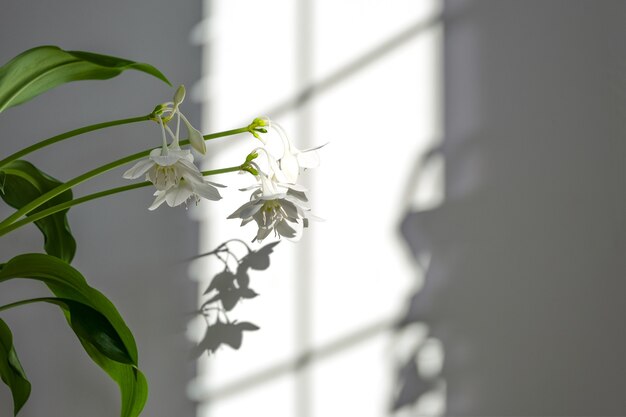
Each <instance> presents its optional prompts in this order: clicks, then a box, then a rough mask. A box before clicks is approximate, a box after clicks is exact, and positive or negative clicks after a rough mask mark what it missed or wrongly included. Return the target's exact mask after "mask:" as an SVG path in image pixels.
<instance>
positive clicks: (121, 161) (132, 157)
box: [0, 127, 248, 229]
mask: <svg viewBox="0 0 626 417" xmlns="http://www.w3.org/2000/svg"><path fill="white" fill-rule="evenodd" d="M245 132H248V128H247V127H242V128H239V129H232V130H226V131H224V132H218V133H213V134H210V135H204V136H203V137H204V139H205V140H211V139H217V138H221V137H224V136H230V135H235V134H238V133H245ZM188 143H189V140H183V141H181V142H180V145H187V144H188ZM150 151H151V150H150V149H149V150H146V151H141V152H137V153H134V154H132V155H129V156H126V157H124V158H121V159H118V160H117V161H113V162H109V163H108V164H105V165H102V166H101V167H98V168H96V169H93V170H91V171H88V172H86V173H84V174H82V175H79V176H78V177H76V178H73V179H71V180H69V181H67V182H65V183H63V184H61V185H59V186H58V187H56V188H53V189H52V190H50V191H48V192H47V193H45V194H42V195H41V196H39V197H38V198H36V199H34V200H33V201H31V202H30V203H28V204H26V205H25V206H23V207H22V208H20V209H19V210H17V211H16V212H15V213H13V214H12V215H10V216H9V217H7V218H6V219H4V220H3V221H2V222H1V223H0V229H4V228H6V227H7V226H8V225H10V224H11V223H14V222H15V221H16V220H18V219H19V218H21V217H22V216H25V215H27V214H28V213H30V212H31V211H33V210H34V209H36V208H37V207H39V206H40V205H42V204H44V203H45V202H47V201H48V200H50V199H52V198H54V197H56V196H57V195H59V194H61V193H63V192H64V191H67V190H69V189H70V188H72V187H75V186H76V185H78V184H81V183H83V182H85V181H87V180H89V179H91V178H93V177H95V176H97V175H100V174H102V173H105V172H107V171H110V170H112V169H114V168H117V167H119V166H121V165H124V164H127V163H129V162H132V161H136V160H137V159H140V158H143V157H145V156H148V155H149V154H150ZM31 217H32V216H31Z"/></svg>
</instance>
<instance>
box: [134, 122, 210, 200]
mask: <svg viewBox="0 0 626 417" xmlns="http://www.w3.org/2000/svg"><path fill="white" fill-rule="evenodd" d="M159 124H160V125H161V129H162V134H163V145H162V146H161V147H160V148H157V149H153V150H152V151H151V152H150V156H149V157H148V158H147V159H144V160H142V161H139V162H137V163H136V164H135V165H134V166H133V167H132V168H130V169H129V170H128V171H126V172H125V173H124V175H123V177H124V178H126V179H136V178H139V177H141V176H142V175H144V174H145V176H146V180H148V181H150V182H152V184H154V186H155V187H156V189H157V191H156V192H155V193H154V195H155V196H156V199H155V200H154V202H153V203H152V205H151V206H150V208H149V209H150V210H154V209H156V208H157V207H159V206H160V205H161V204H163V203H164V202H167V204H168V205H169V206H170V207H175V206H178V205H180V204H182V203H184V202H186V201H188V200H195V202H196V203H197V202H198V201H200V197H202V198H206V199H207V200H214V201H215V200H219V199H221V198H222V197H221V196H220V193H219V191H218V190H217V188H215V187H216V186H219V185H218V184H214V183H211V182H209V181H206V180H205V179H204V177H203V176H202V173H201V172H200V170H199V169H198V168H197V167H196V166H195V165H194V163H193V155H192V154H191V152H190V151H189V150H183V149H181V148H180V146H179V145H178V135H172V136H173V140H172V143H171V144H170V145H168V144H167V140H166V137H165V128H166V127H165V123H164V122H163V120H162V119H161V118H159ZM168 130H169V129H168ZM177 133H178V129H177Z"/></svg>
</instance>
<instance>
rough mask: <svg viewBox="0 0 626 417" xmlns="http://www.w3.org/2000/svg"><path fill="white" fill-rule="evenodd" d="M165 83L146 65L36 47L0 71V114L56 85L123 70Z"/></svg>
mask: <svg viewBox="0 0 626 417" xmlns="http://www.w3.org/2000/svg"><path fill="white" fill-rule="evenodd" d="M129 69H132V70H137V71H142V72H145V73H147V74H150V75H152V76H154V77H156V78H158V79H160V80H162V81H164V82H165V83H167V84H168V85H171V84H170V82H169V81H168V79H167V78H166V77H165V76H164V75H163V74H162V73H161V72H160V71H159V70H158V69H156V68H155V67H153V66H152V65H149V64H143V63H140V62H133V61H129V60H127V59H122V58H116V57H113V56H107V55H99V54H94V53H91V52H82V51H64V50H62V49H60V48H59V47H57V46H39V47H37V48H33V49H29V50H27V51H25V52H22V53H21V54H19V55H18V56H16V57H15V58H13V59H12V60H11V61H9V62H8V63H6V64H5V65H4V66H3V67H0V112H2V111H4V110H5V109H8V108H9V107H13V106H17V105H18V104H22V103H24V102H25V101H28V100H30V99H31V98H33V97H35V96H38V95H39V94H41V93H44V92H46V91H47V90H50V89H52V88H54V87H56V86H58V85H61V84H64V83H68V82H71V81H79V80H106V79H109V78H113V77H115V76H117V75H119V74H121V73H122V72H123V71H125V70H129Z"/></svg>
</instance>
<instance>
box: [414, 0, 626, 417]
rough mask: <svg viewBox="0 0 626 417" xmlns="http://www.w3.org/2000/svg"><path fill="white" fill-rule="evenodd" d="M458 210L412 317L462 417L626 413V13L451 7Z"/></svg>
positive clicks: (448, 67)
mask: <svg viewBox="0 0 626 417" xmlns="http://www.w3.org/2000/svg"><path fill="white" fill-rule="evenodd" d="M445 6H446V7H445V13H446V25H445V41H444V42H445V45H444V63H445V64H444V65H445V75H444V77H445V78H444V79H445V84H444V89H445V112H444V113H445V141H444V144H443V147H442V149H441V150H440V152H441V153H442V154H443V155H444V157H445V161H446V172H445V177H446V202H445V203H444V205H443V206H442V207H440V208H439V209H435V210H432V211H430V212H423V213H413V214H411V215H409V217H408V218H407V219H406V220H405V223H404V224H403V227H404V232H405V235H406V236H407V237H408V239H409V240H410V241H412V247H413V248H414V250H416V251H417V252H419V251H420V249H419V248H420V246H423V247H425V248H426V249H429V250H430V251H431V253H432V260H431V264H430V267H429V269H428V273H427V276H426V283H425V287H424V290H423V291H422V292H421V293H418V294H417V295H416V296H415V298H413V302H412V305H411V309H410V312H409V313H408V316H409V318H410V317H413V318H414V319H415V320H418V319H419V318H422V319H424V318H425V319H426V321H427V322H428V323H429V325H431V326H432V332H433V334H434V335H435V336H437V337H440V338H441V339H442V341H443V344H444V349H445V351H446V360H445V364H444V371H443V375H444V377H445V379H446V381H447V387H448V414H449V415H451V416H624V415H626V324H625V319H626V308H625V306H626V303H625V296H626V261H625V256H626V236H625V226H626V221H625V220H626V204H625V203H626V199H625V195H626V161H625V157H626V123H625V120H626V48H625V41H626V2H624V1H612V0H601V1H592V0H546V1H520V0H448V1H446V2H445Z"/></svg>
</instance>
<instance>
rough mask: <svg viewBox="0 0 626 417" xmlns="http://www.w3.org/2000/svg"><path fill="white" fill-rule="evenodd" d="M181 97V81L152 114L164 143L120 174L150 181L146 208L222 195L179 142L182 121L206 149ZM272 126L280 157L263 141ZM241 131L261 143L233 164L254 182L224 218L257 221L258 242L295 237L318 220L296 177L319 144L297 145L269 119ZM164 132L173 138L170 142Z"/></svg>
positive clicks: (312, 161)
mask: <svg viewBox="0 0 626 417" xmlns="http://www.w3.org/2000/svg"><path fill="white" fill-rule="evenodd" d="M184 98H185V88H184V87H183V86H180V87H179V88H178V90H177V91H176V93H175V94H174V99H173V101H171V102H167V103H163V104H160V105H158V106H157V107H156V108H155V109H154V111H153V112H152V114H151V116H150V119H151V120H154V121H155V122H157V123H158V125H159V126H160V128H161V136H162V145H161V147H159V148H156V149H153V150H152V151H151V152H150V155H149V156H148V158H146V159H144V160H142V161H139V162H138V163H137V164H135V165H134V166H133V167H132V168H130V169H129V170H128V171H126V172H125V173H124V178H127V179H137V178H140V177H142V176H145V178H146V180H148V181H150V182H151V183H152V184H154V186H155V188H156V191H155V193H154V196H155V200H154V202H153V203H152V205H151V206H150V210H154V209H156V208H157V207H159V206H161V205H162V204H163V203H167V205H168V206H170V207H175V206H178V205H180V204H182V203H187V202H189V201H194V202H196V203H198V202H199V201H200V199H201V198H205V199H207V200H213V201H215V200H219V199H221V195H220V193H219V191H218V190H217V188H216V187H221V185H219V184H215V183H212V182H210V181H208V180H206V179H205V178H204V176H203V173H202V172H201V171H200V170H199V169H198V168H197V167H196V165H195V164H194V156H193V154H192V153H191V151H190V150H189V149H182V148H181V146H180V144H181V141H180V139H179V137H180V124H181V121H182V122H183V123H184V124H185V126H186V128H187V132H188V135H189V144H190V145H191V147H192V148H193V149H195V150H196V151H197V152H199V153H200V154H203V155H204V154H205V153H206V144H205V137H204V136H203V135H202V133H200V132H199V131H198V130H197V129H195V128H194V127H193V126H192V125H191V123H189V121H188V120H187V118H186V117H185V116H184V115H183V114H182V113H181V111H180V108H179V107H180V104H181V103H182V102H183V100H184ZM174 118H175V119H176V130H175V131H172V129H170V127H169V126H168V123H169V122H170V121H171V120H172V119H174ZM270 130H271V131H272V132H274V133H276V134H277V136H278V137H279V138H280V141H281V144H282V153H281V155H280V156H279V157H276V156H275V155H273V154H272V153H271V152H270V151H269V150H268V148H269V147H267V146H266V145H267V142H266V139H265V138H264V137H263V135H265V134H266V133H268V131H270ZM239 131H244V132H245V131H248V132H249V133H251V134H252V135H253V136H254V137H255V138H257V139H259V140H260V141H261V142H262V143H263V145H264V146H262V147H258V148H256V149H254V150H253V151H252V152H250V154H249V155H248V157H247V158H246V160H245V162H244V164H242V165H241V166H240V167H235V169H241V170H243V171H247V172H249V173H250V174H252V175H253V176H254V178H255V180H256V182H255V184H253V185H252V186H250V187H248V188H245V189H243V190H242V191H252V194H251V195H250V199H249V201H248V202H247V203H245V204H243V205H242V206H241V207H239V208H238V209H237V210H235V212H233V213H232V214H231V215H230V216H228V218H229V219H234V218H239V219H241V220H242V222H241V225H242V226H244V225H246V224H248V223H250V222H252V221H254V222H255V223H256V224H257V226H258V232H257V234H256V236H255V237H254V239H253V241H259V242H260V241H262V240H264V239H265V238H267V237H268V236H270V235H271V234H272V233H274V236H275V237H285V238H288V239H291V240H298V239H299V238H300V236H301V235H302V230H303V228H305V227H308V224H309V219H316V217H315V216H313V215H312V214H311V213H310V208H309V207H308V204H307V203H308V198H307V195H306V192H307V189H306V188H304V187H302V186H301V185H299V184H298V179H299V176H300V174H301V173H302V171H303V170H305V169H308V168H314V167H317V166H318V165H319V162H320V161H319V155H318V153H317V150H318V149H319V148H321V146H320V147H317V148H312V149H306V150H300V149H298V148H297V147H296V146H295V145H294V144H293V142H292V141H291V140H290V139H289V138H288V137H287V135H286V133H285V131H284V129H283V128H282V127H281V126H280V125H278V124H276V123H273V122H271V121H270V120H269V119H268V118H257V119H254V121H253V122H252V123H251V124H250V125H249V126H247V128H242V129H239ZM168 136H169V137H170V139H171V141H170V142H169V143H168V139H167V138H168ZM273 137H274V136H273ZM183 143H184V142H183ZM260 154H263V155H264V158H259V155H260ZM257 158H259V159H260V161H259V160H257ZM229 169H231V170H232V168H229ZM221 172H224V170H222V171H221ZM205 174H208V173H205Z"/></svg>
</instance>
